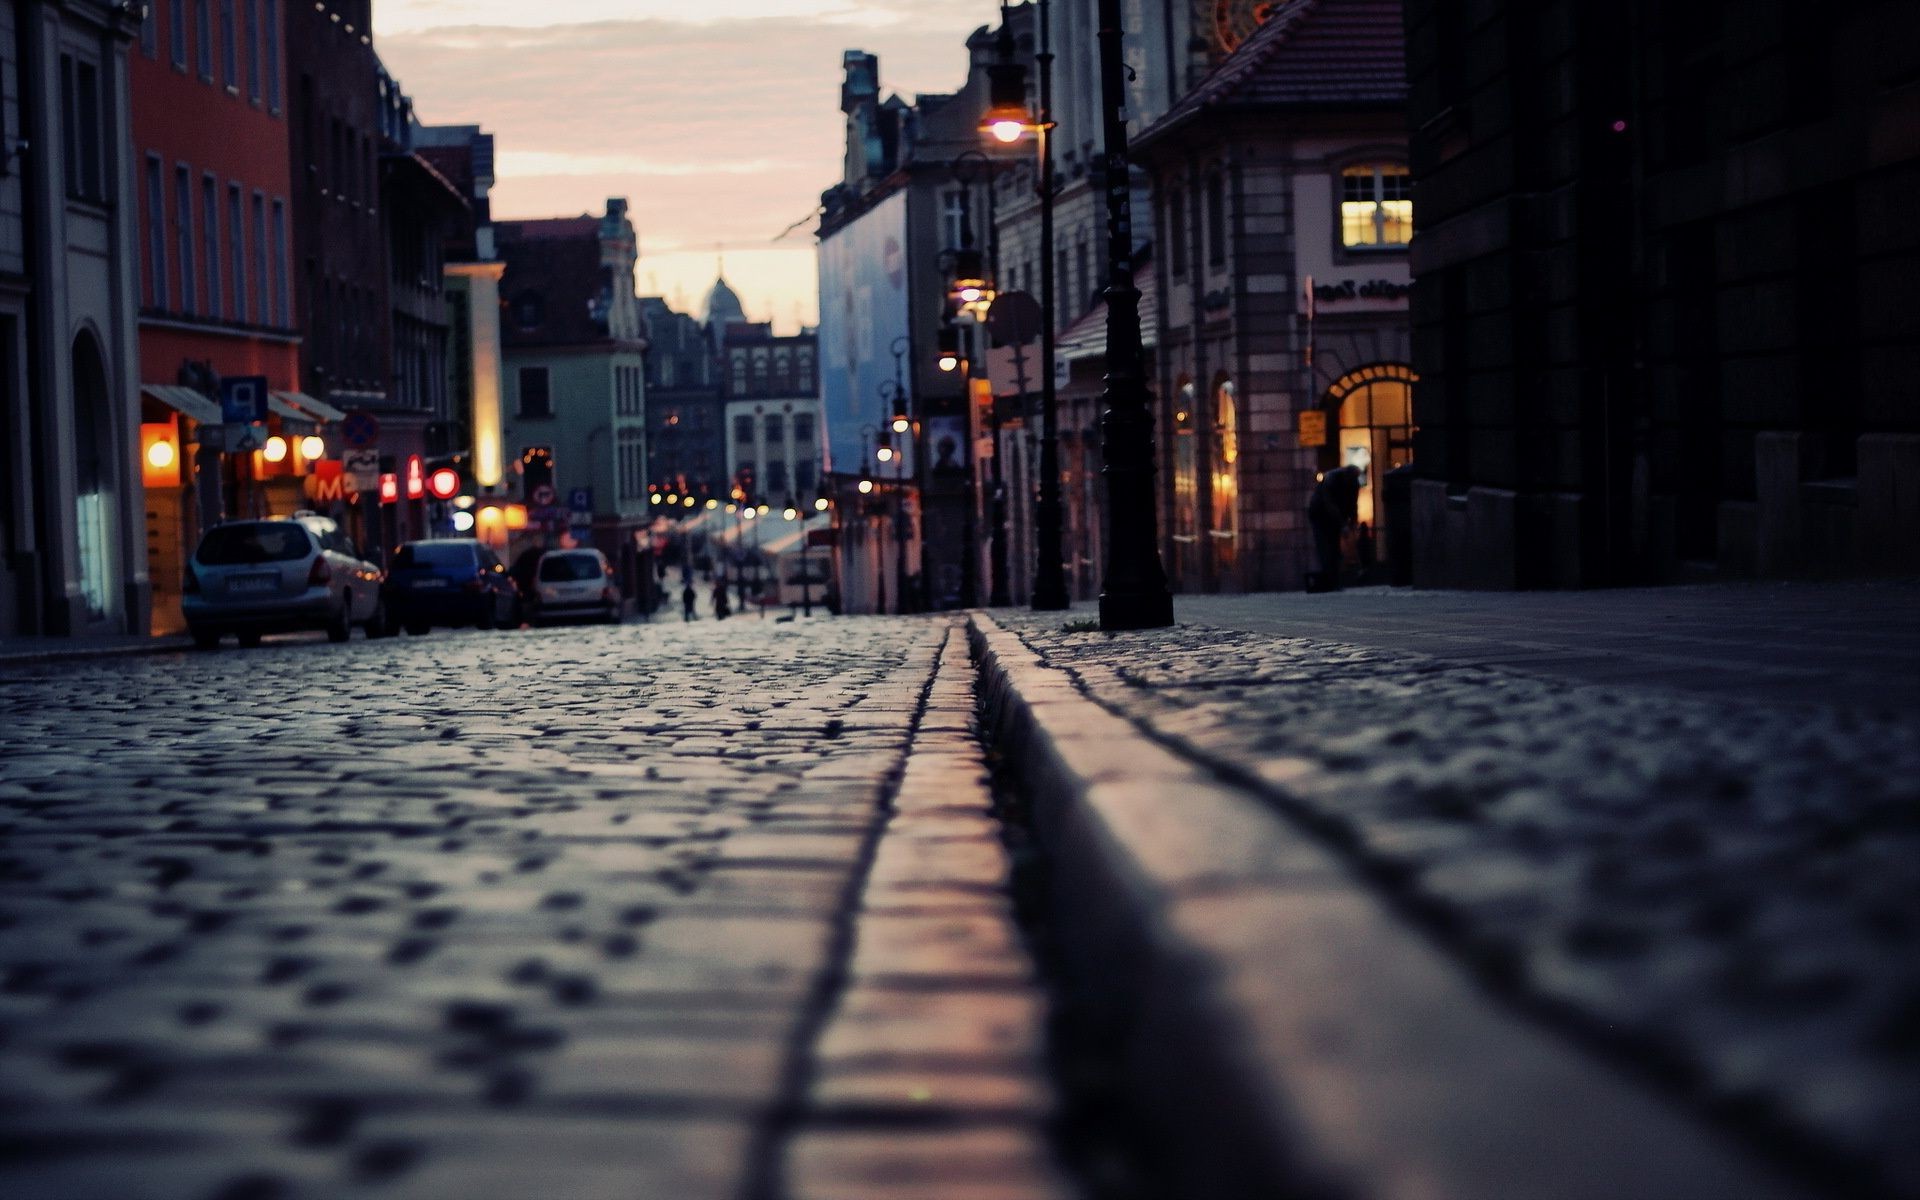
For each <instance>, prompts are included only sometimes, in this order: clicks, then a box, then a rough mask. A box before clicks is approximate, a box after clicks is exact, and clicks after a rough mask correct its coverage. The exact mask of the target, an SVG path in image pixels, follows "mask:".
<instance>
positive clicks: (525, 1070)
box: [0, 619, 1062, 1200]
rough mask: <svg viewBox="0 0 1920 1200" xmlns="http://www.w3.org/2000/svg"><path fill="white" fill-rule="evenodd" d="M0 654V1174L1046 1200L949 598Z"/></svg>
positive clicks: (91, 1187)
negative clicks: (919, 616) (814, 612)
mask: <svg viewBox="0 0 1920 1200" xmlns="http://www.w3.org/2000/svg"><path fill="white" fill-rule="evenodd" d="M943 654H944V657H943ZM0 670H5V671H7V672H8V673H7V675H6V677H5V687H4V689H0V714H4V718H5V721H6V723H7V728H8V745H7V753H6V757H5V761H4V765H0V841H3V844H4V849H0V1076H4V1078H5V1079H6V1085H5V1088H4V1096H3V1098H0V1143H3V1144H4V1146H5V1153H4V1158H3V1159H0V1194H4V1195H6V1196H7V1197H9V1198H10V1200H108V1198H114V1200H142V1198H148V1197H151V1198H156V1200H158V1198H169V1200H171V1198H174V1197H179V1198H182V1200H278V1198H285V1197H303V1196H329V1197H331V1196H351V1195H359V1194H361V1193H362V1191H364V1192H365V1193H366V1194H368V1195H374V1194H377V1195H379V1196H383V1197H388V1196H391V1197H402V1196H418V1197H444V1198H454V1197H458V1198H461V1200H484V1198H487V1197H501V1198H532V1197H554V1198H556V1200H560V1198H564V1200H591V1198H594V1197H603V1196H605V1197H615V1196H618V1197H627V1198H632V1197H661V1198H665V1197H674V1198H676V1200H679V1198H687V1200H693V1198H698V1197H734V1196H744V1197H772V1196H777V1195H792V1196H796V1197H797V1196H811V1195H832V1196H847V1197H857V1196H863V1195H867V1194H869V1193H868V1191H867V1190H866V1189H867V1188H869V1187H873V1186H876V1185H877V1183H878V1182H879V1181H882V1180H885V1181H890V1182H891V1184H892V1185H893V1186H896V1187H897V1186H900V1185H902V1184H903V1183H904V1184H905V1185H907V1186H909V1187H912V1186H913V1185H914V1181H915V1180H916V1179H920V1178H922V1177H923V1176H925V1175H927V1174H928V1173H931V1174H932V1175H934V1176H938V1175H939V1174H941V1173H943V1172H944V1173H947V1174H949V1175H950V1174H951V1173H952V1171H953V1168H954V1166H955V1164H957V1163H965V1164H966V1166H967V1176H968V1178H969V1179H970V1180H972V1181H974V1185H975V1186H978V1187H979V1188H980V1189H982V1190H979V1191H977V1192H976V1191H960V1192H933V1191H926V1192H916V1193H915V1194H925V1195H934V1194H939V1195H955V1196H960V1195H965V1196H973V1195H979V1196H983V1197H984V1196H993V1197H1016V1198H1027V1197H1050V1196H1055V1195H1059V1194H1062V1193H1060V1192H1058V1191H1057V1190H1056V1186H1057V1185H1056V1182H1055V1180H1054V1177H1053V1168H1052V1167H1051V1165H1050V1162H1049V1156H1048V1151H1047V1148H1046V1145H1045V1143H1044V1140H1043V1138H1042V1137H1041V1134H1040V1129H1041V1125H1042V1122H1043V1121H1044V1119H1045V1117H1046V1115H1047V1113H1048V1112H1049V1111H1050V1107H1051V1098H1050V1095H1049V1093H1048V1089H1047V1085H1046V1082H1045V1079H1044V1077H1043V1075H1042V1073H1041V1071H1040V1068H1039V1065H1038V1064H1039V1059H1040V1053H1041V1049H1040V1042H1041V1039H1040V1028H1041V1020H1042V1016H1043V1012H1044V1003H1043V1001H1042V999H1041V997H1040V994H1039V992H1038V990H1037V988H1036V986H1035V984H1034V982H1033V979H1032V973H1031V968H1030V966H1029V965H1028V962H1027V960H1026V958H1025V955H1024V952H1023V951H1022V949H1021V947H1020V945H1019V942H1018V938H1017V936H1016V933H1015V931H1014V929H1013V926H1012V923H1011V918H1010V916H1009V909H1008V903H1007V900H1006V889H1005V883H1006V858H1005V853H1004V851H1003V850H1002V849H1001V847H1000V843H999V841H998V834H997V827H996V825H995V823H994V822H993V821H992V820H991V818H990V816H989V814H988V797H987V793H986V790H985V788H984V786H983V776H984V773H983V771H982V769H981V765H980V764H981V758H980V752H979V750H978V748H977V747H976V745H975V742H974V740H973V737H972V735H971V732H970V717H971V711H972V690H971V676H970V673H969V671H968V669H967V666H966V655H965V646H964V640H963V639H961V638H960V637H959V635H958V634H957V633H956V632H954V631H953V630H952V628H951V627H950V626H949V625H948V624H944V623H939V622H935V621H901V620H888V619H865V620H843V621H838V622H835V623H833V624H831V625H810V624H806V623H800V624H795V625H785V624H778V623H775V622H771V621H742V620H735V621H732V622H728V623H726V624H724V625H722V624H719V623H715V622H701V623H697V624H693V625H682V624H680V623H679V622H678V621H677V620H675V621H673V622H670V623H669V622H663V623H660V624H656V625H652V626H634V625H630V626H625V627H620V628H615V629H596V630H575V629H558V630H549V631H537V632H536V631H529V632H514V633H477V632H473V633H454V634H440V635H436V636H433V637H429V638H424V639H412V638H408V639H395V640H389V641H385V642H371V643H366V642H362V641H360V640H358V638H357V637H356V639H355V640H354V641H353V642H351V643H350V644H348V645H345V646H332V645H326V644H322V643H319V642H281V643H278V644H270V645H269V646H268V647H266V648H264V649H262V650H258V651H253V652H235V651H232V650H228V651H224V652H220V653H213V654H182V655H162V656H155V657H147V658H140V659H118V660H100V661H94V662H87V663H70V664H38V665H34V664H28V665H24V666H15V667H12V668H0ZM910 745H911V746H912V748H913V751H914V753H913V757H912V766H911V768H909V767H908V752H909V747H910ZM883 826H884V827H885V830H886V834H885V837H884V838H883V837H882V836H881V832H882V828H883ZM876 1127H879V1128H886V1129H889V1130H891V1131H893V1133H892V1135H891V1136H890V1137H889V1138H888V1139H884V1144H882V1141H883V1140H882V1139H876V1138H875V1137H874V1136H873V1135H872V1133H871V1130H872V1129H873V1128H876ZM875 1194H878V1193H875ZM885 1194H887V1195H899V1194H904V1193H901V1192H898V1191H891V1190H890V1191H887V1192H886V1193H885Z"/></svg>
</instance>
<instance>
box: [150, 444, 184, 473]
mask: <svg viewBox="0 0 1920 1200" xmlns="http://www.w3.org/2000/svg"><path fill="white" fill-rule="evenodd" d="M175 457H177V456H176V455H175V454H174V450H173V443H172V442H154V443H153V444H152V445H150V446H148V447H147V465H148V466H150V467H152V468H153V469H154V470H156V471H164V470H166V469H167V468H168V467H171V466H172V465H173V460H174V458H175Z"/></svg>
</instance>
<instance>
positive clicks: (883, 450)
mask: <svg viewBox="0 0 1920 1200" xmlns="http://www.w3.org/2000/svg"><path fill="white" fill-rule="evenodd" d="M880 461H881V462H892V461H893V447H892V446H882V447H880Z"/></svg>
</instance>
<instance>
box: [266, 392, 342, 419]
mask: <svg viewBox="0 0 1920 1200" xmlns="http://www.w3.org/2000/svg"><path fill="white" fill-rule="evenodd" d="M273 395H274V397H275V398H277V399H279V400H280V401H282V402H284V403H286V404H291V405H292V406H293V407H295V408H298V409H303V410H305V411H306V412H307V413H308V414H311V415H309V416H307V418H306V419H307V420H309V421H344V420H346V417H347V414H346V413H343V412H341V411H340V410H339V409H337V408H335V407H334V406H333V405H331V404H328V403H327V402H326V401H325V400H317V399H315V398H314V397H312V396H309V395H307V394H306V393H305V392H274V393H273Z"/></svg>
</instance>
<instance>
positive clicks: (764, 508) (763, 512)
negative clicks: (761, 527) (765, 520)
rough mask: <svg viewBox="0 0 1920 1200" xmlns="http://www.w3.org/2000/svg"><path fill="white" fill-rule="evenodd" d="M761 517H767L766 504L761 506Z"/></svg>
mask: <svg viewBox="0 0 1920 1200" xmlns="http://www.w3.org/2000/svg"><path fill="white" fill-rule="evenodd" d="M760 515H761V516H763V517H764V516H766V515H767V506H766V505H764V504H762V505H761V506H760Z"/></svg>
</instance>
